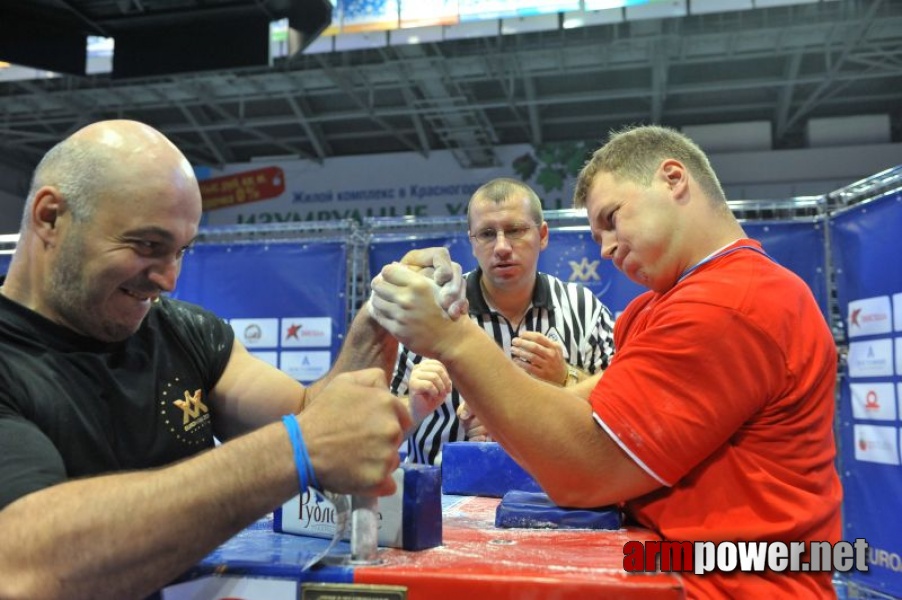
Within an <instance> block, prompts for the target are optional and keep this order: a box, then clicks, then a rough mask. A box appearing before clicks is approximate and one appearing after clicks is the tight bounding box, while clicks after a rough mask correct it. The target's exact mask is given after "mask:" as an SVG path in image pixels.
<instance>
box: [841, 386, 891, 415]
mask: <svg viewBox="0 0 902 600" xmlns="http://www.w3.org/2000/svg"><path fill="white" fill-rule="evenodd" d="M849 387H850V388H851V391H852V416H853V417H854V418H856V419H869V420H872V421H895V420H896V389H895V387H894V386H893V384H892V383H853V384H851V385H850V386H849Z"/></svg>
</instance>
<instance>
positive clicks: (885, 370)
mask: <svg viewBox="0 0 902 600" xmlns="http://www.w3.org/2000/svg"><path fill="white" fill-rule="evenodd" d="M848 361H849V377H852V378H856V377H889V376H891V375H892V374H893V341H892V340H891V339H889V338H887V339H877V340H867V341H859V342H851V343H850V344H849V357H848Z"/></svg>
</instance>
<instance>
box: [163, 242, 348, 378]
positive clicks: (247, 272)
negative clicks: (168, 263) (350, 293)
mask: <svg viewBox="0 0 902 600" xmlns="http://www.w3.org/2000/svg"><path fill="white" fill-rule="evenodd" d="M346 285H347V247H346V244H344V243H343V242H323V243H314V244H296V243H277V244H272V243H271V244H232V245H223V244H198V245H197V246H196V247H195V248H194V249H193V250H191V251H190V252H189V254H188V255H187V256H186V257H185V260H184V264H183V266H182V274H181V277H179V282H178V287H177V289H176V291H175V293H173V294H172V296H173V297H175V298H178V299H181V300H187V301H189V302H194V303H196V304H200V305H201V306H203V307H205V308H207V309H209V310H212V311H213V312H215V313H216V314H218V315H219V316H221V317H223V318H225V319H227V320H228V321H229V323H230V324H231V325H232V328H233V329H234V330H235V335H236V338H237V339H238V340H239V341H241V343H243V344H244V345H245V346H247V348H248V350H249V351H251V352H252V353H253V354H255V355H257V356H258V357H260V358H262V359H263V360H265V361H267V362H269V363H270V364H272V365H274V366H277V367H279V368H280V369H282V370H283V371H285V372H286V373H288V374H290V375H291V376H293V377H294V378H295V379H297V380H299V381H302V382H305V383H307V382H311V381H315V380H316V379H318V378H319V377H321V376H322V375H324V374H325V373H326V372H327V371H328V370H329V367H330V366H331V364H332V361H333V360H334V359H335V357H336V356H337V355H338V350H339V349H340V348H341V343H342V340H343V339H344V333H345V330H346V329H347V325H348V323H347V313H348V307H347V299H346V291H345V289H346Z"/></svg>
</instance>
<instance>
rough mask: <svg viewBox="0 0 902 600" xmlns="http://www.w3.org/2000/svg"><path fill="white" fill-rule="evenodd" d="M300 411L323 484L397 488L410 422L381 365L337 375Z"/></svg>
mask: <svg viewBox="0 0 902 600" xmlns="http://www.w3.org/2000/svg"><path fill="white" fill-rule="evenodd" d="M319 399H320V400H322V401H317V402H314V403H313V404H311V405H310V406H308V407H307V409H306V410H304V411H303V412H302V413H301V414H300V416H299V417H298V423H299V424H300V426H301V431H302V433H303V436H304V439H305V440H306V443H307V448H308V450H309V453H310V460H311V461H312V463H313V469H314V472H315V473H316V476H317V478H318V479H319V482H320V484H321V485H322V487H323V488H324V489H326V490H329V491H331V492H336V493H343V494H364V495H370V496H381V495H386V494H391V493H394V491H395V483H394V480H393V479H392V476H391V475H392V472H393V471H394V470H395V469H396V468H397V467H398V463H399V459H398V446H399V445H400V444H401V441H402V440H403V435H404V432H405V431H407V430H408V429H409V428H410V426H411V422H410V414H409V413H408V411H407V408H406V407H405V406H404V404H403V403H402V402H401V401H400V400H399V399H398V398H396V397H395V396H393V395H392V394H391V393H389V391H388V384H387V382H386V381H385V374H384V373H383V371H382V370H381V369H366V370H363V371H354V372H351V373H343V374H341V375H338V376H336V377H335V378H334V379H333V380H332V381H330V382H329V383H328V384H327V385H326V386H325V387H324V388H323V390H322V391H321V392H320V394H319Z"/></svg>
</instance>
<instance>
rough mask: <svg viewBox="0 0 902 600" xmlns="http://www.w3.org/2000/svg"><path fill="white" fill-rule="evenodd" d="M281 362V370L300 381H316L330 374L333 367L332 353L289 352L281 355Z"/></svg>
mask: <svg viewBox="0 0 902 600" xmlns="http://www.w3.org/2000/svg"><path fill="white" fill-rule="evenodd" d="M279 362H280V363H281V369H282V370H283V371H285V372H286V373H288V374H289V375H291V376H292V377H294V378H295V379H297V380H298V381H316V380H317V379H319V378H320V377H322V376H323V375H325V374H326V373H328V371H329V367H330V366H331V365H332V353H331V352H329V351H319V350H318V351H314V352H303V351H299V350H287V351H284V352H282V353H281V356H280V359H279Z"/></svg>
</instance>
